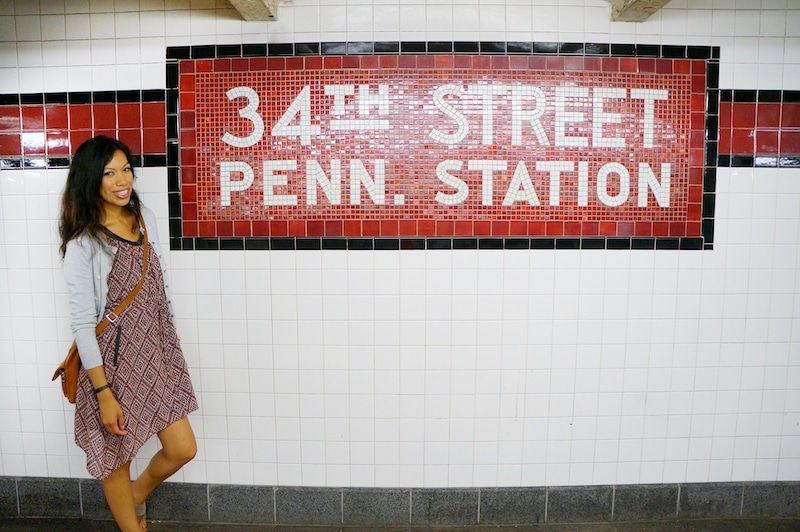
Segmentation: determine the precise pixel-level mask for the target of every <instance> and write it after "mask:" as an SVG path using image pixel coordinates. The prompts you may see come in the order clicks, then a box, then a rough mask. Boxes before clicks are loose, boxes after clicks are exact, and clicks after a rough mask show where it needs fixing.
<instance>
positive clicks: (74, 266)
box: [64, 206, 175, 369]
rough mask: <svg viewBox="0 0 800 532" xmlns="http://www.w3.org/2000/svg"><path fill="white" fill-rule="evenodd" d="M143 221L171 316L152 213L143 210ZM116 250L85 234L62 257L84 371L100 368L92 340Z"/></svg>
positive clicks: (104, 301) (103, 305)
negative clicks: (161, 276) (161, 278)
mask: <svg viewBox="0 0 800 532" xmlns="http://www.w3.org/2000/svg"><path fill="white" fill-rule="evenodd" d="M142 218H143V219H144V224H145V226H146V227H147V237H148V238H147V239H148V240H149V242H150V246H151V247H152V248H153V250H154V251H155V253H156V255H157V256H158V261H159V263H160V264H161V273H162V275H163V276H164V293H165V294H166V297H167V302H168V303H169V310H170V314H171V315H173V316H174V314H175V313H174V310H173V307H172V298H171V296H170V289H169V281H168V280H167V279H168V278H167V271H166V269H165V267H164V259H163V257H162V255H161V249H160V247H159V244H158V229H157V228H156V218H155V215H154V214H153V212H152V211H151V210H150V209H148V208H147V207H145V206H142ZM116 251H117V249H116V248H115V247H114V246H111V245H109V244H107V243H105V242H104V241H102V239H98V238H94V237H92V236H90V235H88V234H86V233H83V234H81V235H80V236H78V237H77V238H74V239H72V240H70V241H69V242H67V250H66V253H65V254H64V279H65V280H66V282H67V293H68V294H69V309H70V318H71V325H72V334H73V336H74V337H75V342H76V343H77V344H78V352H79V353H80V356H81V363H82V364H83V367H84V368H86V369H91V368H95V367H97V366H102V365H103V358H102V356H101V354H100V347H99V346H98V344H97V336H95V327H96V326H97V324H98V323H99V322H100V320H101V319H103V318H102V316H101V314H102V313H103V310H104V309H105V306H106V297H107V296H108V274H109V273H111V266H112V265H113V263H114V255H115V254H116Z"/></svg>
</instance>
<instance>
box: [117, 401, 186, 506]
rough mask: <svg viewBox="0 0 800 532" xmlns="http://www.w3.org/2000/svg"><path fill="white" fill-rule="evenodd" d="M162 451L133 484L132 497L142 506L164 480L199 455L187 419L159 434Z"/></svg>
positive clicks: (177, 422) (151, 460) (154, 456)
mask: <svg viewBox="0 0 800 532" xmlns="http://www.w3.org/2000/svg"><path fill="white" fill-rule="evenodd" d="M158 439H159V440H160V441H161V449H160V450H159V451H158V452H157V453H156V454H155V455H153V458H151V459H150V463H149V464H147V467H146V468H145V470H144V471H143V472H142V474H141V475H139V478H137V479H136V481H135V482H133V489H132V497H133V501H134V502H135V503H136V504H141V503H143V502H144V501H145V500H147V497H149V496H150V494H151V493H152V492H153V490H154V489H156V488H157V487H158V486H159V485H160V484H161V483H162V482H164V480H166V479H167V478H169V477H171V476H172V475H173V474H174V473H175V472H176V471H178V470H179V469H180V468H181V467H183V466H184V465H185V464H186V463H187V462H189V461H190V460H191V459H192V458H194V457H195V455H196V454H197V442H196V441H195V438H194V432H192V426H191V425H190V424H189V420H188V419H187V418H185V417H184V418H182V419H179V420H178V421H176V422H175V423H173V424H172V425H170V426H169V427H167V428H165V429H164V430H162V431H161V432H159V433H158Z"/></svg>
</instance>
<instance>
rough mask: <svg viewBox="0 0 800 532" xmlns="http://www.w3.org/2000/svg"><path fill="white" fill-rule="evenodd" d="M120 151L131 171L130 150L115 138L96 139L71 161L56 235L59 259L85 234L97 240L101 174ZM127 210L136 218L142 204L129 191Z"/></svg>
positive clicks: (133, 192)
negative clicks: (74, 241)
mask: <svg viewBox="0 0 800 532" xmlns="http://www.w3.org/2000/svg"><path fill="white" fill-rule="evenodd" d="M117 150H119V151H121V152H122V153H124V154H125V158H126V159H127V160H128V164H130V165H131V168H133V163H132V161H131V151H130V150H129V149H128V147H127V146H126V145H125V144H123V143H122V142H120V141H118V140H117V139H112V138H111V137H105V136H98V137H94V138H91V139H89V140H87V141H86V142H84V143H83V144H81V145H80V146H79V147H78V149H77V150H76V151H75V156H74V157H73V158H72V165H70V167H69V174H67V186H66V188H65V190H64V195H63V196H62V198H61V216H60V218H59V221H58V233H59V235H60V236H61V247H60V248H59V250H60V251H61V256H62V257H63V256H64V254H65V253H66V251H67V242H69V241H70V240H72V239H73V238H76V237H78V236H79V235H80V234H81V233H84V232H86V233H88V234H89V235H91V236H93V237H97V236H98V235H99V233H100V228H101V222H102V221H103V198H102V197H100V184H101V183H102V181H103V171H104V170H105V167H106V165H107V164H108V162H109V161H110V160H111V159H112V158H113V157H114V153H115V152H116V151H117ZM125 208H126V209H128V210H130V211H131V212H132V213H133V214H135V215H136V219H137V220H138V219H139V216H140V215H141V203H140V201H139V196H138V195H137V194H136V191H132V192H131V200H130V202H128V205H126V206H125Z"/></svg>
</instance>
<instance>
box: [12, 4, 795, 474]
mask: <svg viewBox="0 0 800 532" xmlns="http://www.w3.org/2000/svg"><path fill="white" fill-rule="evenodd" d="M798 28H800V5H798V4H797V3H796V2H794V1H792V0H761V1H757V2H753V1H746V2H745V1H735V0H728V1H720V0H713V1H712V0H697V1H692V2H688V1H687V0H673V1H672V2H670V3H669V4H667V5H666V6H665V7H664V8H663V9H662V10H661V11H660V12H658V13H657V14H655V15H654V16H653V17H651V18H650V19H649V20H647V21H646V22H643V23H640V24H632V23H623V22H611V21H610V7H609V5H608V3H607V2H606V1H604V0H574V1H570V2H565V1H556V0H550V1H546V0H517V1H499V0H498V1H482V2H475V1H468V0H463V1H458V0H452V1H450V0H448V1H433V0H427V1H425V0H416V1H400V0H395V1H392V0H381V1H379V0H373V1H356V0H338V1H335V0H316V1H315V0H293V1H288V2H281V5H280V8H279V16H278V20H277V21H276V22H253V23H249V22H243V21H241V20H240V17H239V15H238V13H237V12H236V11H235V10H233V8H232V7H231V6H230V4H229V3H228V2H227V1H225V0H191V1H190V0H139V1H136V0H131V1H119V0H117V1H114V2H112V1H110V0H107V1H97V0H92V1H89V0H83V1H81V0H64V1H57V2H54V1H50V0H41V1H39V0H14V1H4V2H0V93H2V94H9V93H11V94H14V93H42V92H68V91H105V90H129V89H158V88H164V87H165V83H166V81H165V51H166V47H168V46H189V45H205V44H228V43H232V44H239V43H263V42H269V43H273V42H342V41H392V40H394V41H398V40H399V41H508V42H512V41H557V42H610V43H643V44H678V45H685V44H691V45H701V46H719V47H720V54H721V60H720V81H719V83H720V88H723V89H728V88H730V89H771V90H797V89H798V88H800V65H799V64H798V63H800V30H798ZM65 177H66V170H41V169H25V170H0V202H1V203H0V476H42V477H86V476H87V473H86V469H85V465H84V458H83V455H82V452H81V451H80V450H79V449H78V448H77V447H76V446H75V444H74V443H73V427H72V407H71V406H70V405H68V404H66V403H65V401H64V400H63V398H62V397H61V395H60V391H59V389H58V386H57V385H55V384H53V383H51V382H50V376H51V375H52V371H53V368H54V367H55V365H56V364H57V363H58V362H59V360H60V358H61V356H62V355H63V354H64V353H65V352H66V349H67V347H68V345H69V343H70V341H71V335H70V330H69V316H68V308H67V301H66V291H65V287H64V282H63V279H62V275H61V267H60V258H59V256H58V252H57V248H58V238H57V230H56V223H57V222H56V220H57V216H58V210H59V201H60V193H61V191H62V189H63V184H64V180H65ZM137 187H138V190H139V191H140V193H141V194H142V196H143V198H144V201H145V202H146V203H147V205H149V206H150V207H151V208H153V209H154V210H155V212H156V214H157V216H158V219H159V227H158V229H159V232H160V233H161V235H162V238H163V237H166V235H168V225H167V216H168V209H167V171H166V169H164V168H144V169H140V170H139V176H138V181H137ZM716 187H717V193H716V223H715V238H714V250H713V251H665V250H664V251H662V250H660V251H622V250H587V251H575V250H556V251H553V250H524V251H522V250H520V251H515V250H505V251H498V250H441V251H333V250H332V251H319V250H317V251H272V252H266V251H197V252H194V251H167V252H166V260H167V261H168V263H169V269H170V273H171V278H172V289H173V292H174V294H175V302H176V307H177V315H178V320H177V325H178V330H179V332H180V334H181V337H182V342H183V346H184V349H185V353H186V357H187V360H188V363H189V366H190V371H191V374H192V377H193V379H194V383H195V386H196V389H197V392H198V398H199V401H200V405H201V408H200V410H199V412H197V413H195V414H193V415H192V416H191V421H192V424H193V426H194V428H195V431H196V433H197V436H198V439H199V454H198V456H197V458H196V459H195V460H194V461H193V462H191V463H190V464H189V465H187V466H186V467H185V468H184V469H183V470H182V471H181V472H179V473H178V474H177V475H176V477H175V480H178V481H187V482H204V483H222V484H227V483H233V484H263V485H281V486H292V485H305V486H359V487H369V486H376V487H466V486H481V487H490V486H538V485H550V486H555V485H589V484H637V483H674V482H709V481H754V480H755V481H757V480H800V297H798V291H799V290H800V277H798V275H797V271H798V250H799V249H800V224H799V223H798V222H800V169H789V168H781V169H777V168H771V169H765V168H757V169H755V168H720V169H719V170H718V172H717V180H716ZM156 448H157V443H156V441H155V440H153V441H151V442H150V443H148V445H147V446H146V447H145V449H143V450H142V452H141V456H142V458H138V459H136V461H135V462H134V469H135V470H139V469H140V468H141V467H143V464H144V463H146V460H147V458H149V456H150V455H152V453H153V452H155V450H156Z"/></svg>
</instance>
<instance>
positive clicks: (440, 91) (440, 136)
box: [428, 83, 469, 146]
mask: <svg viewBox="0 0 800 532" xmlns="http://www.w3.org/2000/svg"><path fill="white" fill-rule="evenodd" d="M446 95H452V96H458V97H459V98H461V96H463V95H464V88H463V87H461V86H460V85H454V84H452V83H451V84H447V85H440V86H439V87H436V90H435V91H433V104H434V105H435V106H436V108H437V109H439V110H440V111H441V112H443V113H444V114H445V115H446V116H448V117H449V118H452V119H453V120H454V121H455V123H456V125H457V126H458V128H457V129H456V131H455V133H442V132H441V131H439V130H438V129H433V130H431V132H430V133H428V136H429V137H430V138H432V139H433V140H435V141H436V142H441V143H442V144H447V145H448V146H453V145H455V144H458V143H459V142H461V141H462V140H464V139H465V138H467V135H468V134H469V122H468V121H467V117H466V116H464V114H463V113H462V112H461V111H459V110H458V109H456V108H455V107H453V106H452V105H450V104H449V103H447V100H445V99H444V97H445V96H446Z"/></svg>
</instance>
